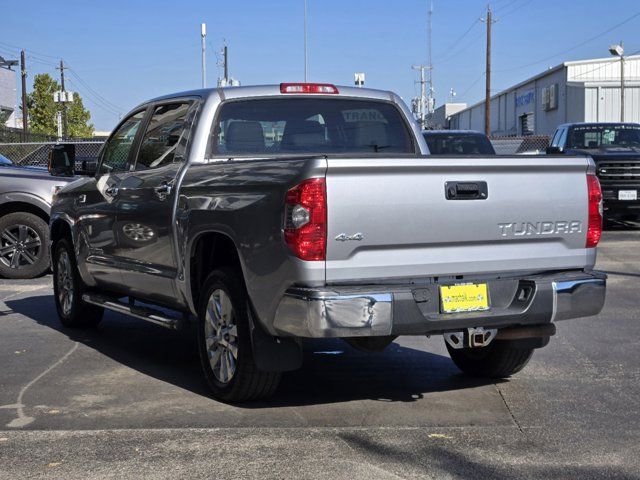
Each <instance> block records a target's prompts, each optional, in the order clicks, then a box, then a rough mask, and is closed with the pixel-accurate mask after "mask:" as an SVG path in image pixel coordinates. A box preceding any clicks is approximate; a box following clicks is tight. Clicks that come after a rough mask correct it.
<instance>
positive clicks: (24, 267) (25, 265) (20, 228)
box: [0, 212, 49, 279]
mask: <svg viewBox="0 0 640 480" xmlns="http://www.w3.org/2000/svg"><path fill="white" fill-rule="evenodd" d="M48 244H49V226H48V225H47V222H45V221H44V220H43V219H42V218H40V217H39V216H37V215H34V214H33V213H28V212H14V213H9V214H7V215H4V216H3V217H2V218H0V275H2V276H3V277H5V278H14V279H18V278H35V277H39V276H40V275H42V274H43V273H44V272H46V271H47V270H48V268H49V249H48V248H47V245H48Z"/></svg>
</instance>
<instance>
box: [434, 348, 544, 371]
mask: <svg viewBox="0 0 640 480" xmlns="http://www.w3.org/2000/svg"><path fill="white" fill-rule="evenodd" d="M445 344H446V345H447V350H448V351H449V356H450V357H451V360H453V363H455V364H456V366H457V367H458V368H459V369H460V370H462V371H463V372H464V373H466V374H467V375H472V376H474V377H490V378H507V377H510V376H511V375H513V374H514V373H518V372H519V371H520V370H522V369H523V368H524V367H525V366H526V365H527V363H529V360H530V359H531V356H532V355H533V350H534V349H533V348H531V347H523V346H521V345H518V344H517V343H516V342H514V341H511V340H494V341H493V342H491V343H490V344H489V345H487V346H486V347H479V348H460V349H456V348H453V347H451V346H450V345H449V344H448V343H446V342H445Z"/></svg>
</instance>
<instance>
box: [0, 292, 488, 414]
mask: <svg viewBox="0 0 640 480" xmlns="http://www.w3.org/2000/svg"><path fill="white" fill-rule="evenodd" d="M6 305H7V307H9V308H10V309H11V310H13V312H15V313H19V314H21V315H23V316H25V317H27V318H29V319H31V320H33V321H35V322H37V323H39V324H40V325H43V326H45V327H48V328H51V329H54V330H56V331H59V332H61V333H63V334H64V335H66V336H67V337H68V338H70V339H71V340H74V341H77V342H80V343H82V344H84V345H86V346H88V347H90V348H92V349H94V350H96V351H98V352H100V353H101V354H103V355H105V356H107V357H109V358H111V359H113V360H115V361H117V362H119V363H120V364H122V365H125V366H127V367H129V368H132V369H135V370H137V371H138V372H140V373H142V374H144V375H148V376H150V377H153V378H156V379H158V380H161V381H164V382H167V383H170V384H172V385H175V386H177V387H180V388H183V389H185V390H188V391H191V392H193V393H196V394H199V395H202V396H209V393H208V389H207V387H206V385H205V383H204V380H203V377H202V375H201V373H200V363H199V359H198V355H197V349H196V343H195V333H194V332H193V331H183V332H172V331H169V330H166V329H164V328H162V327H159V326H157V325H153V324H150V323H147V322H144V321H140V320H136V319H131V318H129V317H127V316H125V315H119V314H115V313H112V312H107V313H106V314H105V318H104V320H103V321H102V323H101V324H100V326H98V327H97V328H94V329H86V330H76V329H68V328H64V327H63V326H62V325H61V324H60V322H59V320H58V317H57V314H56V312H55V306H54V302H53V297H52V296H51V295H40V296H33V297H28V298H22V299H16V300H10V301H8V302H6ZM5 313H6V312H5ZM419 341H424V342H426V338H425V339H424V340H423V339H419ZM304 357H305V358H304V365H303V367H302V368H301V369H300V370H298V371H295V372H289V373H287V374H285V375H284V377H283V380H282V383H281V386H280V388H279V389H278V392H277V393H276V395H275V396H274V397H272V398H271V399H270V400H268V401H263V402H253V403H245V404H242V405H240V407H242V408H272V407H287V406H300V405H315V404H324V403H339V402H348V401H353V400H360V399H370V400H376V401H387V402H413V401H416V400H419V399H421V398H423V397H424V396H425V395H426V394H429V393H431V392H441V391H451V390H459V389H465V388H470V387H477V386H480V385H486V384H490V383H492V382H491V381H489V380H482V379H473V378H469V377H465V376H463V375H462V374H460V372H459V371H458V370H457V368H456V367H455V366H454V365H453V363H452V362H451V360H450V359H449V357H448V356H443V355H438V354H435V353H429V352H425V351H422V350H418V349H414V348H409V347H406V346H401V345H398V344H397V343H393V344H392V345H390V346H389V347H387V349H386V350H385V351H384V352H381V353H363V352H359V351H357V350H355V349H353V348H352V347H350V346H349V345H347V344H346V343H345V342H343V341H341V340H338V339H330V340H313V341H307V342H305V348H304Z"/></svg>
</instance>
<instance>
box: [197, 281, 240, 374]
mask: <svg viewBox="0 0 640 480" xmlns="http://www.w3.org/2000/svg"><path fill="white" fill-rule="evenodd" d="M235 322H236V319H235V312H234V310H233V305H232V303H231V298H229V295H228V294H227V293H226V292H225V291H224V290H221V289H217V290H214V291H213V293H211V296H210V297H209V301H208V302H207V311H206V314H205V325H204V336H205V342H206V349H207V355H208V357H209V364H210V366H211V370H212V371H213V375H214V376H215V378H216V379H217V380H218V381H219V382H220V383H223V384H227V383H229V382H230V381H231V380H232V379H233V376H234V375H235V373H236V369H237V364H238V327H237V325H236V323H235Z"/></svg>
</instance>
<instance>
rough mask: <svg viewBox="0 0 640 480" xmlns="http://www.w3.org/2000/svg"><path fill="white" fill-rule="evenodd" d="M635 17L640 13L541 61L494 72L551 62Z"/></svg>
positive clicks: (510, 70) (639, 13) (509, 70)
mask: <svg viewBox="0 0 640 480" xmlns="http://www.w3.org/2000/svg"><path fill="white" fill-rule="evenodd" d="M637 17H640V12H637V13H635V14H634V15H632V16H630V17H628V18H627V19H625V20H623V21H622V22H620V23H617V24H616V25H614V26H612V27H609V28H607V29H606V30H605V31H603V32H601V33H599V34H597V35H595V36H593V37H591V38H588V39H587V40H584V41H582V42H580V43H578V44H577V45H574V46H573V47H570V48H567V49H566V50H562V51H561V52H558V53H554V54H553V55H550V56H548V57H545V58H542V59H540V60H537V61H535V62H531V63H527V64H525V65H520V66H518V67H513V68H505V69H501V70H496V71H497V72H512V71H514V70H520V69H522V68H527V67H531V66H533V65H538V64H539V63H543V62H546V61H547V60H551V59H552V58H556V57H559V56H560V55H564V54H565V53H568V52H571V51H573V50H575V49H577V48H580V47H582V46H583V45H586V44H587V43H590V42H592V41H594V40H597V39H598V38H600V37H603V36H604V35H606V34H607V33H609V32H612V31H613V30H615V29H616V28H619V27H621V26H622V25H624V24H626V23H629V22H630V21H631V20H633V19H635V18H637Z"/></svg>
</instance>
